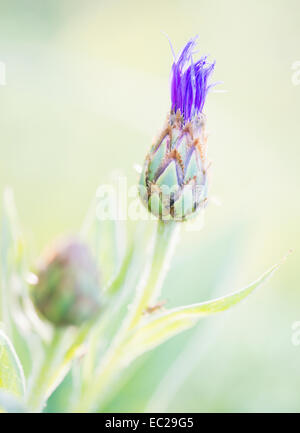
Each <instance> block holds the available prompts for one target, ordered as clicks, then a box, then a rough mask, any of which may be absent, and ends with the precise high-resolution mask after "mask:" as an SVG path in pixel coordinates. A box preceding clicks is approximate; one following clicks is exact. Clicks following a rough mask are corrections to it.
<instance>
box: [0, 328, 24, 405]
mask: <svg viewBox="0 0 300 433" xmlns="http://www.w3.org/2000/svg"><path fill="white" fill-rule="evenodd" d="M0 390H1V391H5V392H8V393H10V394H13V395H15V396H17V397H21V396H23V394H24V392H25V379H24V373H23V368H22V366H21V363H20V361H19V358H18V356H17V354H16V352H15V350H14V348H13V345H12V344H11V342H10V340H9V339H8V337H7V336H6V335H5V334H4V332H3V331H0Z"/></svg>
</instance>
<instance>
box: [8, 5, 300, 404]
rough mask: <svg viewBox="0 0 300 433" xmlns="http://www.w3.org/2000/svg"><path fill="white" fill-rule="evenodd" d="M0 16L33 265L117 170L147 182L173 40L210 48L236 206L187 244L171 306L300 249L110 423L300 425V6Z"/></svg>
mask: <svg viewBox="0 0 300 433" xmlns="http://www.w3.org/2000/svg"><path fill="white" fill-rule="evenodd" d="M0 11H1V12H0V61H3V62H5V63H6V75H7V77H6V79H7V85H6V86H0V106H1V116H0V146H1V147H0V150H1V158H0V189H1V191H2V190H3V187H4V185H6V184H9V185H12V186H13V188H14V190H15V195H16V199H17V204H18V208H19V213H20V216H21V220H22V224H23V228H24V231H25V235H26V239H27V241H28V244H29V247H30V251H31V254H32V256H33V257H34V256H35V255H37V254H38V253H39V252H40V250H41V248H43V247H44V245H45V244H46V243H47V242H48V241H49V240H51V239H52V238H53V237H54V236H56V235H57V234H60V233H63V232H70V231H74V230H76V229H77V228H78V226H79V225H80V222H81V220H82V218H83V216H84V214H85V211H86V208H87V206H88V203H89V201H90V199H91V197H92V196H93V194H94V191H95V190H96V188H97V186H98V185H99V184H100V183H101V182H107V179H108V176H109V173H110V171H111V170H112V169H113V168H120V169H122V171H123V172H124V173H126V174H127V175H128V177H129V179H130V181H131V182H132V183H134V182H135V180H136V174H135V173H134V171H133V169H132V165H133V163H135V162H137V163H142V161H143V158H144V155H145V152H146V150H147V149H148V147H149V145H150V143H151V140H152V137H153V136H154V135H155V134H156V133H157V132H158V130H159V128H160V126H161V125H162V122H163V121H164V118H165V115H166V112H167V110H168V107H169V84H168V83H169V82H168V80H169V71H170V65H171V62H172V57H171V52H170V48H169V45H168V42H167V40H166V38H165V36H164V35H163V34H162V32H165V33H167V34H168V35H169V37H170V38H171V40H172V43H173V45H174V47H175V49H176V51H178V50H179V49H180V48H181V47H182V46H183V44H185V43H186V41H187V40H188V39H189V38H190V37H191V36H194V35H195V34H199V48H200V50H201V53H207V54H210V55H211V56H212V57H211V58H212V59H213V58H215V59H216V60H217V64H216V72H215V80H217V81H223V83H224V84H222V85H220V86H219V89H224V90H227V93H212V94H210V95H209V97H208V101H207V104H206V114H207V116H208V122H209V129H210V131H211V135H210V139H209V148H210V157H211V159H212V161H213V166H212V170H211V171H212V178H211V195H214V196H217V197H218V198H219V199H220V200H221V202H222V206H221V207H216V206H214V205H211V206H210V207H209V208H208V210H207V212H206V226H205V230H204V231H202V232H197V233H185V234H184V236H183V239H182V244H181V248H180V250H179V251H178V253H177V255H176V258H175V260H174V267H173V272H171V274H170V276H169V277H168V280H167V282H166V284H165V286H164V297H165V298H166V299H168V305H170V306H171V305H172V306H173V305H179V304H180V303H188V302H194V301H200V300H205V299H207V298H209V297H211V296H213V295H215V294H221V293H226V291H229V290H231V289H234V288H237V287H239V286H240V285H244V284H246V283H248V282H250V281H251V280H253V279H255V278H256V277H257V276H258V275H259V274H260V273H262V272H263V271H264V270H265V269H266V268H268V267H269V265H271V264H273V263H274V262H276V261H278V260H280V258H281V257H282V256H284V255H285V254H286V253H287V251H288V250H289V249H290V248H292V249H294V253H293V254H292V255H291V256H290V257H289V259H288V261H287V262H286V263H285V264H284V266H282V268H281V269H280V270H279V271H278V273H277V274H276V275H275V276H274V277H273V278H272V280H271V281H270V282H269V283H268V284H267V285H266V286H265V287H263V288H262V289H261V290H260V291H258V292H257V293H255V294H254V295H253V296H252V297H251V298H250V299H249V300H248V301H247V302H245V303H243V304H242V305H241V306H239V307H237V308H236V309H234V310H233V311H230V312H229V313H226V314H224V315H220V316H216V317H213V318H210V319H208V320H206V321H203V322H201V324H200V325H199V326H198V327H197V328H195V329H194V330H192V331H189V332H186V333H185V334H183V335H181V336H179V337H176V338H174V339H172V340H171V341H170V342H168V343H166V344H165V345H164V346H163V347H161V348H159V349H157V350H155V351H154V352H152V353H151V354H150V355H147V356H145V357H144V358H143V359H142V360H141V361H140V362H138V363H136V364H135V366H134V368H133V369H132V371H131V372H130V373H131V374H130V375H128V378H127V379H128V380H127V383H124V384H123V387H122V388H121V389H120V391H119V393H118V395H117V396H116V397H115V398H114V399H113V400H112V401H111V403H110V404H109V405H108V407H107V410H112V411H113V410H122V411H144V410H154V411H155V410H161V411H163V410H171V411H299V409H300V396H299V389H300V374H299V372H300V346H293V345H292V342H291V335H292V331H291V326H292V324H293V323H294V322H295V321H300V294H299V289H300V288H299V280H298V270H299V266H298V263H299V258H300V256H299V251H298V248H297V246H298V243H299V225H298V224H299V217H300V208H299V186H300V178H299V164H300V152H299V144H300V143H299V139H300V132H299V110H300V85H298V86H295V85H293V84H292V80H291V77H292V73H293V71H292V69H291V67H292V64H293V63H294V62H295V61H298V60H300V26H299V23H300V4H299V1H298V0H288V1H286V0H264V1H259V0H255V1H254V0H251V1H250V0H247V1H246V0H244V1H238V0H226V1H221V0H219V1H218V0H198V1H192V0H181V1H176V0H172V1H164V2H162V1H91V0H87V1H84V2H83V1H77V0H72V1H71V0H69V1H66V0H64V1H62V0H60V1H58V0H44V1H37V0H36V1H33V0H31V1H30V0H28V1H25V0H18V1H16V0H9V1H8V0H7V1H3V0H1V1H0ZM67 386H68V381H66V383H65V384H64V386H63V387H62V388H61V389H59V390H58V391H57V393H56V395H55V396H54V397H53V398H52V399H51V401H50V404H49V410H58V407H59V406H58V405H59V402H60V399H63V398H64V390H65V389H66V388H67Z"/></svg>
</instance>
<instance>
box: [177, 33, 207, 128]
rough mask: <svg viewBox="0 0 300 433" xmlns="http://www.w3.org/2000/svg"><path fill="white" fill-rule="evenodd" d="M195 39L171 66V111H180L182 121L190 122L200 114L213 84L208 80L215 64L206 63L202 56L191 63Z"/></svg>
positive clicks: (205, 57) (204, 57)
mask: <svg viewBox="0 0 300 433" xmlns="http://www.w3.org/2000/svg"><path fill="white" fill-rule="evenodd" d="M196 40H197V37H195V38H192V39H191V40H190V41H189V42H188V43H187V44H186V46H185V47H184V48H183V50H182V52H181V53H180V55H179V56H178V58H177V59H175V60H174V63H173V65H172V75H171V101H172V110H173V111H174V112H176V111H177V110H180V113H181V114H182V115H183V118H184V121H185V122H188V121H190V120H191V119H192V118H193V117H194V116H196V115H198V114H200V113H201V112H202V109H203V106H204V102H205V98H206V95H207V92H208V90H209V89H210V88H211V87H212V86H213V84H208V79H209V77H210V75H211V73H212V72H213V70H214V67H215V62H213V63H208V62H207V60H206V59H207V56H203V57H201V58H200V60H198V61H197V62H196V63H193V57H192V56H193V50H194V48H195V46H196Z"/></svg>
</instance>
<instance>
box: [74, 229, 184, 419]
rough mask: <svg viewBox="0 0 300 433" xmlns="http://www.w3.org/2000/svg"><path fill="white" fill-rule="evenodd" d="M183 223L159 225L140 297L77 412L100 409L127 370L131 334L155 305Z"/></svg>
mask: <svg viewBox="0 0 300 433" xmlns="http://www.w3.org/2000/svg"><path fill="white" fill-rule="evenodd" d="M180 227H181V224H180V223H175V222H162V221H159V222H158V226H157V232H156V236H155V241H154V248H153V253H152V256H151V260H150V262H149V263H148V267H147V269H146V275H144V276H143V278H142V279H141V282H140V285H139V287H138V289H137V293H136V298H135V300H134V301H133V304H132V306H131V308H130V310H129V313H128V316H127V317H126V318H125V320H124V322H123V324H122V326H121V328H120V330H119V332H118V333H117V335H116V337H115V339H114V340H113V342H112V344H111V346H110V348H109V349H108V351H107V353H106V354H105V356H104V358H103V359H102V362H101V363H100V365H99V366H98V368H97V370H96V374H95V375H93V379H92V381H91V382H90V383H89V384H88V386H87V387H86V388H85V392H83V394H82V396H81V399H80V402H79V403H78V404H77V405H76V407H75V411H76V410H78V411H81V412H85V411H87V412H88V411H93V410H95V409H96V408H97V407H99V401H100V400H102V399H103V397H105V393H106V391H107V387H108V385H109V384H110V383H111V381H112V380H113V378H115V377H116V376H117V375H118V373H119V372H120V371H121V369H122V368H124V367H126V365H125V364H124V363H122V360H123V354H124V351H125V350H126V340H127V337H128V334H129V333H130V332H132V330H133V329H134V328H135V327H136V326H137V325H138V324H139V322H140V320H141V319H142V317H143V315H144V312H145V310H146V308H147V307H148V306H149V305H151V304H152V303H153V302H155V301H156V300H157V298H158V296H159V294H160V290H161V287H162V284H163V281H164V279H165V276H166V274H167V271H168V269H169V266H170V263H171V259H172V256H173V253H174V249H175V248H174V247H175V244H176V240H177V238H178V235H179V230H180Z"/></svg>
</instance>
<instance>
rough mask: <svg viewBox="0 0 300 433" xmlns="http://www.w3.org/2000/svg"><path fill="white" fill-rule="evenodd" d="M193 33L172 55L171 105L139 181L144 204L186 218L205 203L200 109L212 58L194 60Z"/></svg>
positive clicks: (203, 131)
mask: <svg viewBox="0 0 300 433" xmlns="http://www.w3.org/2000/svg"><path fill="white" fill-rule="evenodd" d="M195 44H196V38H194V39H191V40H190V41H189V42H188V43H187V45H186V46H185V47H184V49H183V50H182V52H181V54H180V55H179V57H178V59H177V60H176V59H175V61H174V63H173V66H172V76H171V111H170V114H169V115H168V117H167V121H166V124H165V126H164V128H163V130H162V133H161V134H160V136H159V138H158V139H157V140H156V142H155V143H154V144H153V145H152V147H151V149H150V152H149V153H148V155H147V156H146V159H145V163H144V167H143V171H142V174H141V178H140V183H139V191H140V196H141V199H142V202H143V203H144V205H145V206H146V207H147V208H148V209H149V211H150V212H152V213H153V214H154V215H156V216H157V217H158V218H159V219H161V220H166V221H167V220H171V219H173V220H178V221H184V220H186V219H188V218H190V217H192V216H195V215H196V214H197V212H198V211H199V210H200V209H201V208H203V207H204V206H205V204H206V203H207V183H208V182H207V170H208V162H207V151H206V144H207V134H206V128H205V126H206V119H205V116H204V114H203V113H202V109H203V106H204V102H205V97H206V95H207V92H208V90H209V88H210V87H211V85H210V84H208V79H209V76H210V75H211V73H212V71H213V69H214V63H208V62H207V61H206V57H202V58H201V59H200V60H199V61H197V62H196V63H193V59H192V55H193V49H194V47H195Z"/></svg>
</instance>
